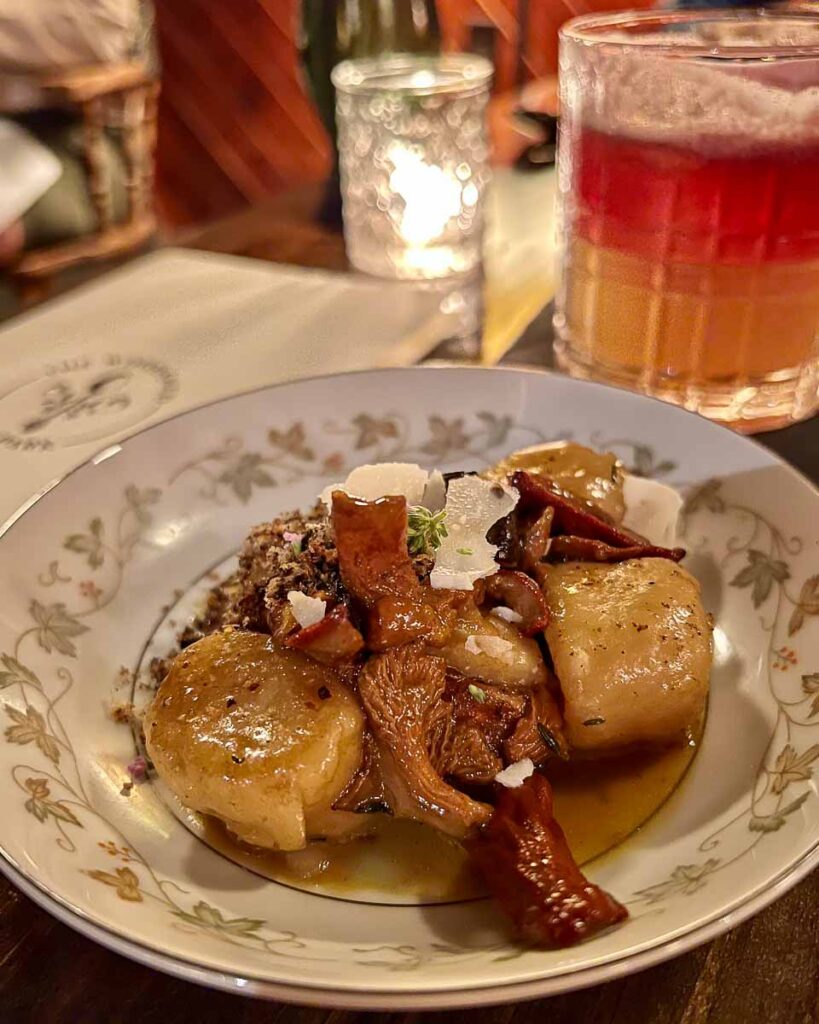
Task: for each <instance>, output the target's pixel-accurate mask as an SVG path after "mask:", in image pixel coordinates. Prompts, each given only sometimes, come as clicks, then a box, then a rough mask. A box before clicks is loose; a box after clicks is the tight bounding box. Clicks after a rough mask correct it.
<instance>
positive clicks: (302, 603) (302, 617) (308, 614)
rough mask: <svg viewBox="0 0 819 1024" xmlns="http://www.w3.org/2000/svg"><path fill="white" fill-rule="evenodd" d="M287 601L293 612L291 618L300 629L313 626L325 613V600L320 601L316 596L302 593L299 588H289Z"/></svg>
mask: <svg viewBox="0 0 819 1024" xmlns="http://www.w3.org/2000/svg"><path fill="white" fill-rule="evenodd" d="M287 601H288V603H289V605H290V609H291V611H292V612H293V618H294V619H295V620H296V622H298V624H299V625H300V626H301V628H302V629H306V628H307V627H308V626H315V624H316V623H317V622H321V620H322V619H323V618H324V616H325V614H326V613H327V602H326V601H322V600H320V599H319V598H318V597H309V596H308V595H307V594H302V592H301V591H300V590H289V591H288V592H287Z"/></svg>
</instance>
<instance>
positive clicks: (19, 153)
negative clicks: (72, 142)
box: [0, 117, 62, 231]
mask: <svg viewBox="0 0 819 1024" xmlns="http://www.w3.org/2000/svg"><path fill="white" fill-rule="evenodd" d="M61 174H62V167H61V166H60V161H59V160H58V159H57V157H56V156H54V154H53V153H52V152H51V150H50V149H46V147H45V146H42V145H40V143H39V142H38V141H37V140H36V139H35V138H34V137H33V136H32V135H30V134H29V133H28V132H27V131H25V130H24V129H23V128H21V127H20V126H19V125H18V124H17V123H16V122H15V121H10V120H8V118H4V117H0V231H4V230H5V229H6V228H7V227H8V226H9V225H10V224H13V223H14V221H16V220H18V219H19V218H20V217H21V216H22V215H23V214H24V213H25V212H26V210H27V209H28V208H29V207H30V206H33V205H34V203H36V202H37V200H38V199H39V198H40V196H42V195H44V194H45V193H46V192H47V191H48V190H49V189H50V188H51V186H52V185H53V184H54V183H55V182H56V181H57V180H58V179H59V177H60V175H61Z"/></svg>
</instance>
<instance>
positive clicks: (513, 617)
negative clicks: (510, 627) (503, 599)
mask: <svg viewBox="0 0 819 1024" xmlns="http://www.w3.org/2000/svg"><path fill="white" fill-rule="evenodd" d="M489 614H490V615H494V616H495V618H496V619H503V621H504V622H513V623H518V622H523V616H522V615H521V614H520V612H516V611H515V610H514V608H507V607H506V605H502V604H499V605H498V606H497V607H495V608H493V609H492V611H491V612H490V613H489Z"/></svg>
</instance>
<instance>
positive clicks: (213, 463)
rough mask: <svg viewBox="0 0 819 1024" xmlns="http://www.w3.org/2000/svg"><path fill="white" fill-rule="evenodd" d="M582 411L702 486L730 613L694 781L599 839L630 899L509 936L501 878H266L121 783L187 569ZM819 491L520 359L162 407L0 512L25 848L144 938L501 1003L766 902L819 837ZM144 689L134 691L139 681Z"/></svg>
mask: <svg viewBox="0 0 819 1024" xmlns="http://www.w3.org/2000/svg"><path fill="white" fill-rule="evenodd" d="M558 437H573V438H575V439H577V440H579V441H582V442H587V443H590V444H592V445H595V446H598V447H602V448H612V449H614V450H615V451H617V452H618V453H619V454H620V455H621V456H622V458H623V460H624V461H625V463H626V464H627V465H628V466H631V467H634V468H635V469H637V470H638V471H640V472H642V473H643V474H646V475H654V476H657V477H658V478H660V479H662V480H664V481H667V482H670V483H672V484H675V485H678V486H680V487H682V488H684V489H685V490H686V491H687V493H688V495H689V497H688V504H687V510H686V516H685V529H686V536H685V543H686V544H687V546H688V548H689V551H690V556H689V561H688V564H689V567H690V568H691V569H692V571H694V572H695V573H696V574H697V575H698V576H699V577H700V579H701V580H702V583H703V588H704V599H705V602H706V605H707V606H708V608H709V610H710V611H712V612H713V614H714V616H715V619H716V631H715V641H716V663H715V668H714V674H713V686H712V698H711V706H710V712H709V717H708V723H707V728H706V732H705V736H704V740H703V744H702V748H701V750H700V752H699V754H698V756H697V758H696V759H695V762H694V765H693V768H692V769H691V771H690V772H689V774H688V776H687V777H686V779H685V780H684V783H683V785H682V786H681V787H680V789H679V790H678V792H677V793H676V794H675V796H674V797H673V798H672V800H671V801H670V803H669V804H668V805H667V806H666V807H665V808H664V809H663V810H662V811H661V812H660V814H658V815H657V816H656V817H655V818H654V819H652V820H651V822H649V824H648V825H647V826H646V827H645V828H643V829H642V830H641V831H639V832H638V833H637V834H636V835H634V836H633V837H632V838H631V839H629V840H628V841H627V842H626V843H625V844H623V845H622V846H621V847H620V849H619V852H618V853H617V854H616V855H613V856H608V857H607V858H604V859H603V860H601V861H599V862H597V863H595V864H592V865H591V867H590V869H589V873H590V875H591V876H592V877H593V878H594V879H595V881H597V882H599V883H601V884H602V885H603V886H605V887H606V888H607V889H609V890H611V891H612V892H613V893H615V894H616V895H617V896H618V897H619V898H620V899H622V900H624V901H626V902H627V903H628V905H629V908H630V910H631V914H632V916H631V919H630V920H629V921H628V923H627V924H625V925H624V926H623V927H621V928H618V929H616V930H614V931H611V932H609V933H608V934H605V935H603V936H601V937H599V938H596V939H594V940H592V941H590V942H588V943H586V944H584V945H581V946H578V947H576V948H574V949H571V950H563V951H555V952H544V951H536V950H525V949H522V948H519V947H516V946H515V945H514V944H512V943H511V942H510V941H509V939H508V936H507V933H506V932H505V930H504V928H503V926H502V923H501V922H500V920H499V918H498V916H497V914H496V913H495V912H494V911H493V909H492V906H491V904H489V903H488V902H487V901H473V902H468V903H462V904H452V905H439V906H383V905H371V904H366V903H352V902H346V901H343V900H338V899H332V898H327V897H323V896H318V895H311V894H307V893H304V892H299V891H297V890H295V889H291V888H287V887H284V886H281V885H278V884H275V883H272V882H269V881H266V880H264V879H262V878H260V877H259V876H258V875H256V874H253V873H251V872H249V871H247V870H245V869H243V868H241V867H239V866H237V865H236V864H234V863H232V862H231V861H230V860H227V859H225V858H224V857H222V856H220V855H219V854H218V853H216V852H214V851H213V850H212V849H210V848H209V847H208V846H206V845H204V844H203V843H202V842H201V841H199V840H198V839H196V838H195V837H194V836H193V835H192V834H191V833H190V832H189V831H188V830H186V829H185V828H184V827H183V826H182V825H181V824H180V823H179V822H178V821H177V820H176V818H175V817H174V816H173V815H172V814H171V813H170V812H169V810H168V809H167V808H166V806H165V804H164V803H163V802H162V800H161V798H160V795H159V793H158V791H157V789H156V788H155V787H154V786H153V785H151V784H150V783H149V784H144V785H141V786H137V787H135V788H134V789H133V790H132V792H131V795H130V796H123V795H122V794H121V790H122V787H123V783H124V782H125V781H127V778H128V776H127V773H126V770H125V766H126V764H127V763H128V761H129V760H130V759H131V758H132V756H133V754H134V743H133V739H132V736H131V733H130V731H129V730H128V729H127V728H124V727H123V726H120V725H116V724H115V723H114V722H112V720H111V718H110V717H109V715H108V713H107V707H106V705H107V702H108V701H109V700H110V697H111V694H112V690H113V687H114V684H115V681H116V679H117V677H118V674H119V673H120V669H121V668H124V669H125V670H126V672H125V674H124V676H123V678H125V677H127V674H128V672H131V671H133V670H134V669H135V668H136V667H137V666H138V665H139V664H140V662H141V660H142V661H144V650H145V647H146V644H147V643H148V641H149V639H150V637H151V636H152V635H153V633H154V631H155V628H156V626H157V624H158V623H159V622H160V621H162V620H163V618H164V617H165V613H164V612H163V607H167V606H168V605H169V604H170V603H172V602H173V601H174V600H175V597H176V596H177V595H176V594H175V592H176V591H177V590H178V589H180V588H181V589H182V590H187V589H188V588H190V587H191V586H193V585H194V583H195V581H196V580H197V579H200V578H201V577H202V574H203V572H204V571H205V570H207V569H208V568H209V567H211V566H213V565H216V564H218V563H221V562H222V561H223V560H224V559H225V558H227V557H228V556H229V555H230V554H231V553H232V552H233V551H235V550H236V549H237V547H238V546H239V544H240V543H241V540H242V538H243V536H244V534H245V532H246V530H247V528H248V527H249V526H250V525H251V524H253V523H256V522H258V521H261V520H263V519H268V518H270V517H272V516H273V515H275V514H277V513H278V512H281V511H284V510H286V509H290V508H293V507H297V506H303V505H305V504H306V503H308V502H310V501H311V500H312V499H313V497H314V496H315V495H316V493H317V492H318V491H319V490H321V488H322V487H323V486H324V485H325V484H326V483H328V482H330V481H331V480H333V479H339V478H341V477H342V476H343V475H344V474H345V473H346V471H347V470H348V469H349V468H350V467H351V466H353V465H355V464H357V463H360V462H373V461H377V460H379V459H394V460H403V461H419V462H422V463H425V464H427V465H429V466H433V465H437V466H440V467H441V468H444V469H454V468H466V467H478V466H482V465H485V464H486V463H487V462H489V461H491V460H493V459H496V458H497V457H499V456H500V455H502V454H504V453H506V452H508V451H511V450H513V449H515V448H521V447H524V446H526V445H531V444H533V443H536V442H538V441H540V440H542V439H553V438H558ZM817 574H819V495H817V493H816V492H815V491H814V490H813V489H812V488H811V487H810V485H809V484H808V483H807V482H806V481H805V480H803V479H802V478H801V477H800V476H798V474H796V473H795V472H793V471H792V470H791V469H789V468H787V467H786V466H785V465H784V464H783V463H781V462H780V461H778V460H777V459H776V458H775V457H774V456H773V455H771V454H769V453H768V452H766V451H764V450H763V449H762V448H760V447H758V446H757V445H755V444H753V443H752V442H750V441H748V440H746V439H743V438H741V437H739V436H737V435H734V434H732V433H730V432H728V431H727V430H724V429H722V428H720V427H716V426H713V425H712V424H710V423H708V422H706V421H705V420H702V419H699V418H697V417H695V416H692V415H689V414H688V413H685V412H682V411H680V410H678V409H676V408H672V407H671V406H667V405H663V404H661V403H659V402H655V401H652V400H648V399H643V398H639V397H637V396H634V395H631V394H628V393H626V392H620V391H616V390H612V389H609V388H604V387H600V386H597V385H591V384H585V383H580V382H576V381H572V380H569V379H566V378H563V377H556V376H550V375H547V374H539V373H528V372H523V371H514V370H492V371H488V370H487V371H482V370H468V369H440V368H436V369H417V370H403V371H376V372H372V373H363V374H356V375H350V376H344V377H333V378H322V379H317V380H310V381H303V382H299V383H294V384H287V385H283V386H281V387H275V388H268V389H265V390H262V391H256V392H254V393H251V394H248V395H243V396H240V397H237V398H231V399H227V400H225V401H223V402H219V403H217V404H214V405H210V406H207V407H206V408H203V409H199V410H197V411H194V412H191V413H187V414H185V415H182V416H179V417H177V418H175V419H172V420H169V421H168V422H166V423H163V424H160V425H159V426H155V427H153V428H151V429H149V430H146V431H144V432H142V433H140V434H137V435H136V436H134V437H133V438H131V439H130V440H128V441H126V442H123V443H122V444H121V445H114V446H113V447H111V448H109V449H108V450H106V451H104V452H102V453H101V454H100V455H99V456H98V457H97V458H95V459H93V460H92V461H91V462H89V463H88V464H87V465H85V466H83V467H82V468H81V469H79V470H77V471H76V472H74V473H72V474H70V475H69V476H68V477H67V478H66V479H64V480H63V481H62V482H60V483H59V484H58V485H56V486H54V487H52V488H51V489H49V490H48V491H47V493H45V494H43V495H41V496H39V498H38V499H36V500H34V501H32V502H30V503H29V504H28V505H27V507H26V508H24V509H23V510H21V511H20V512H19V513H18V514H17V515H16V516H15V517H13V518H12V520H11V521H10V522H9V523H7V524H6V526H5V528H4V529H3V532H2V536H0V611H1V612H2V614H1V615H0V687H1V688H2V694H0V716H1V717H2V720H3V721H2V727H3V730H4V737H3V738H2V739H0V813H1V814H2V821H3V827H2V852H3V854H4V856H5V861H4V864H3V866H4V869H5V870H6V871H7V873H8V874H9V876H10V877H11V878H12V879H13V880H14V881H15V882H16V883H17V884H18V885H19V886H20V887H21V888H22V889H23V890H24V891H25V892H27V893H28V894H29V895H31V896H32V897H33V898H34V899H35V900H37V901H38V902H39V903H41V904H42V905H43V906H45V907H46V908H47V909H49V910H50V911H52V912H53V913H54V914H56V915H57V916H58V917H60V918H61V919H62V920H64V921H66V922H67V923H68V924H70V925H72V926H73V927H76V928H78V929H79V930H81V931H83V932H85V933H86V934H88V935H91V936H92V937H94V938H96V939H98V940H99V941H100V942H103V943H104V944H106V945H108V946H111V947H112V948H114V949H116V950H118V951H120V952H123V953H125V954H127V955H128V956H132V957H134V958H135V959H137V960H140V961H142V962H143V963H146V964H149V965H151V966H154V967H159V968H161V969H163V970H167V971H170V972H172V973H175V974H178V975H180V976H182V977H186V978H189V979H192V980H196V981H203V982H206V983H209V984H212V985H217V986H220V987H223V988H228V989H234V990H236V991H242V992H246V993H252V994H254V995H264V996H270V997H275V998H282V999H289V1000H294V1001H300V1002H305V1003H320V1004H327V1005H333V1006H358V1007H373V1008H375V1007H379V1008H391V1009H392V1008H397V1007H436V1008H442V1007H447V1006H466V1005H479V1004H486V1003H492V1002H506V1001H510V1000H514V999H520V998H526V997H532V996H535V995H545V994H549V993H553V992H558V991H565V990H567V989H572V988H578V987H580V986H583V985H590V984H593V983H597V982H600V981H603V980H606V979H609V978H612V977H616V976H617V975H619V974H623V973H625V972H632V971H634V970H635V969H638V968H640V967H645V966H648V965H649V964H652V963H656V962H657V961H660V960H663V959H666V958H668V957H671V956H674V955H677V954H679V953H681V952H683V951H684V950H686V949H689V948H691V947H692V946H694V945H696V944H698V943H700V942H704V941H705V940H707V939H709V938H712V937H713V936H714V935H716V934H718V933H719V932H721V931H724V930H725V929H727V928H729V927H731V926H732V925H735V924H736V923H738V922H739V921H741V920H743V919H744V918H746V917H748V916H749V915H751V914H753V913H755V912H757V911H759V910H760V909H761V908H762V907H764V906H765V905H766V904H768V903H770V902H771V901H772V900H773V899H775V898H776V897H777V896H779V895H781V894H782V893H783V892H784V891H785V890H786V889H787V888H789V887H790V886H792V885H793V884H795V883H796V881H797V880H798V879H800V878H801V877H803V876H804V875H805V874H807V873H808V871H810V870H811V868H812V867H814V866H815V865H816V863H817V860H818V859H819V799H817V792H816V781H815V776H814V769H815V768H816V767H817V766H819V575H817ZM125 696H127V694H125Z"/></svg>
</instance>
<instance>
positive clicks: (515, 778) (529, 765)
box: [495, 757, 535, 789]
mask: <svg viewBox="0 0 819 1024" xmlns="http://www.w3.org/2000/svg"><path fill="white" fill-rule="evenodd" d="M534 774H535V765H534V762H533V761H532V759H531V757H524V758H523V759H522V760H521V761H515V763H514V764H510V765H509V767H508V768H504V769H503V771H502V772H498V774H497V775H496V776H495V782H499V783H500V784H501V785H502V786H506V788H507V789H517V788H518V786H522V785H523V783H524V782H525V781H526V780H527V779H528V778H529V776H530V775H534Z"/></svg>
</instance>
